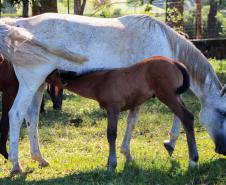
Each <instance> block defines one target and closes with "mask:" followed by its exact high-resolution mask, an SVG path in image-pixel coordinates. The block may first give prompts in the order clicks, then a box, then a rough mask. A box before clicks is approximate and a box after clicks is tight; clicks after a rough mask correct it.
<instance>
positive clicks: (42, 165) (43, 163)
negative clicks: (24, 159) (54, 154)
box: [38, 160, 49, 168]
mask: <svg viewBox="0 0 226 185" xmlns="http://www.w3.org/2000/svg"><path fill="white" fill-rule="evenodd" d="M47 166H49V163H48V162H47V161H46V160H43V161H42V162H41V163H39V165H38V167H39V168H44V167H47Z"/></svg>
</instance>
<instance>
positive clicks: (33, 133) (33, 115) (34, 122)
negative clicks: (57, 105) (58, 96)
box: [25, 83, 49, 167]
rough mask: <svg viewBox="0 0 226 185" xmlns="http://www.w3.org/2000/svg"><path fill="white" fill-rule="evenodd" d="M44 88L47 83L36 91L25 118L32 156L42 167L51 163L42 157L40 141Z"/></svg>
mask: <svg viewBox="0 0 226 185" xmlns="http://www.w3.org/2000/svg"><path fill="white" fill-rule="evenodd" d="M44 89H45V83H44V84H43V85H41V86H40V88H39V89H38V91H37V92H36V94H35V96H34V98H33V100H32V103H31V105H30V106H29V108H28V111H27V115H26V118H25V119H26V123H27V127H28V130H29V139H30V149H31V158H32V159H33V160H35V161H38V162H39V166H40V167H45V166H48V165H49V163H48V162H47V161H46V160H45V159H44V158H43V157H42V154H41V152H40V148H39V141H38V122H39V112H40V105H41V102H42V97H43V92H44Z"/></svg>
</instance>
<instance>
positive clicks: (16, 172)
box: [10, 164, 22, 177]
mask: <svg viewBox="0 0 226 185" xmlns="http://www.w3.org/2000/svg"><path fill="white" fill-rule="evenodd" d="M21 174H22V168H21V166H20V164H17V165H15V166H14V167H13V168H12V170H11V171H10V176H11V177H13V176H15V175H21Z"/></svg>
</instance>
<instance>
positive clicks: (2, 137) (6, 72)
mask: <svg viewBox="0 0 226 185" xmlns="http://www.w3.org/2000/svg"><path fill="white" fill-rule="evenodd" d="M47 81H48V83H49V85H48V89H47V92H48V93H49V94H50V97H51V99H52V101H53V108H54V109H61V106H62V94H63V90H62V89H59V88H58V87H56V86H55V85H54V83H53V82H52V81H51V77H50V76H49V77H48V79H47ZM18 87H19V84H18V80H17V77H16V75H15V72H14V69H13V67H12V65H11V63H9V62H7V61H5V60H4V59H3V58H2V57H1V58H0V91H2V118H1V120H0V154H2V155H3V156H4V157H5V158H6V159H8V152H7V149H6V143H7V138H8V132H9V117H8V112H9V110H10V108H11V106H12V104H13V101H14V99H15V97H16V95H17V91H18ZM40 111H41V112H44V111H45V110H44V101H42V105H41V109H40Z"/></svg>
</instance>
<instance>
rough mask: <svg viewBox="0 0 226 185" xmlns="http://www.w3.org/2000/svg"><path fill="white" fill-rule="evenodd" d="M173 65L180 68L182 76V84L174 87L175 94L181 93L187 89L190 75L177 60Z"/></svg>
mask: <svg viewBox="0 0 226 185" xmlns="http://www.w3.org/2000/svg"><path fill="white" fill-rule="evenodd" d="M175 65H176V66H177V68H178V69H179V70H180V72H181V73H182V76H183V84H182V85H181V86H180V87H178V88H177V89H176V94H182V93H184V92H185V91H187V90H188V89H189V87H190V77H189V74H188V71H187V69H186V67H185V66H184V65H182V64H181V63H179V62H175Z"/></svg>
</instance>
